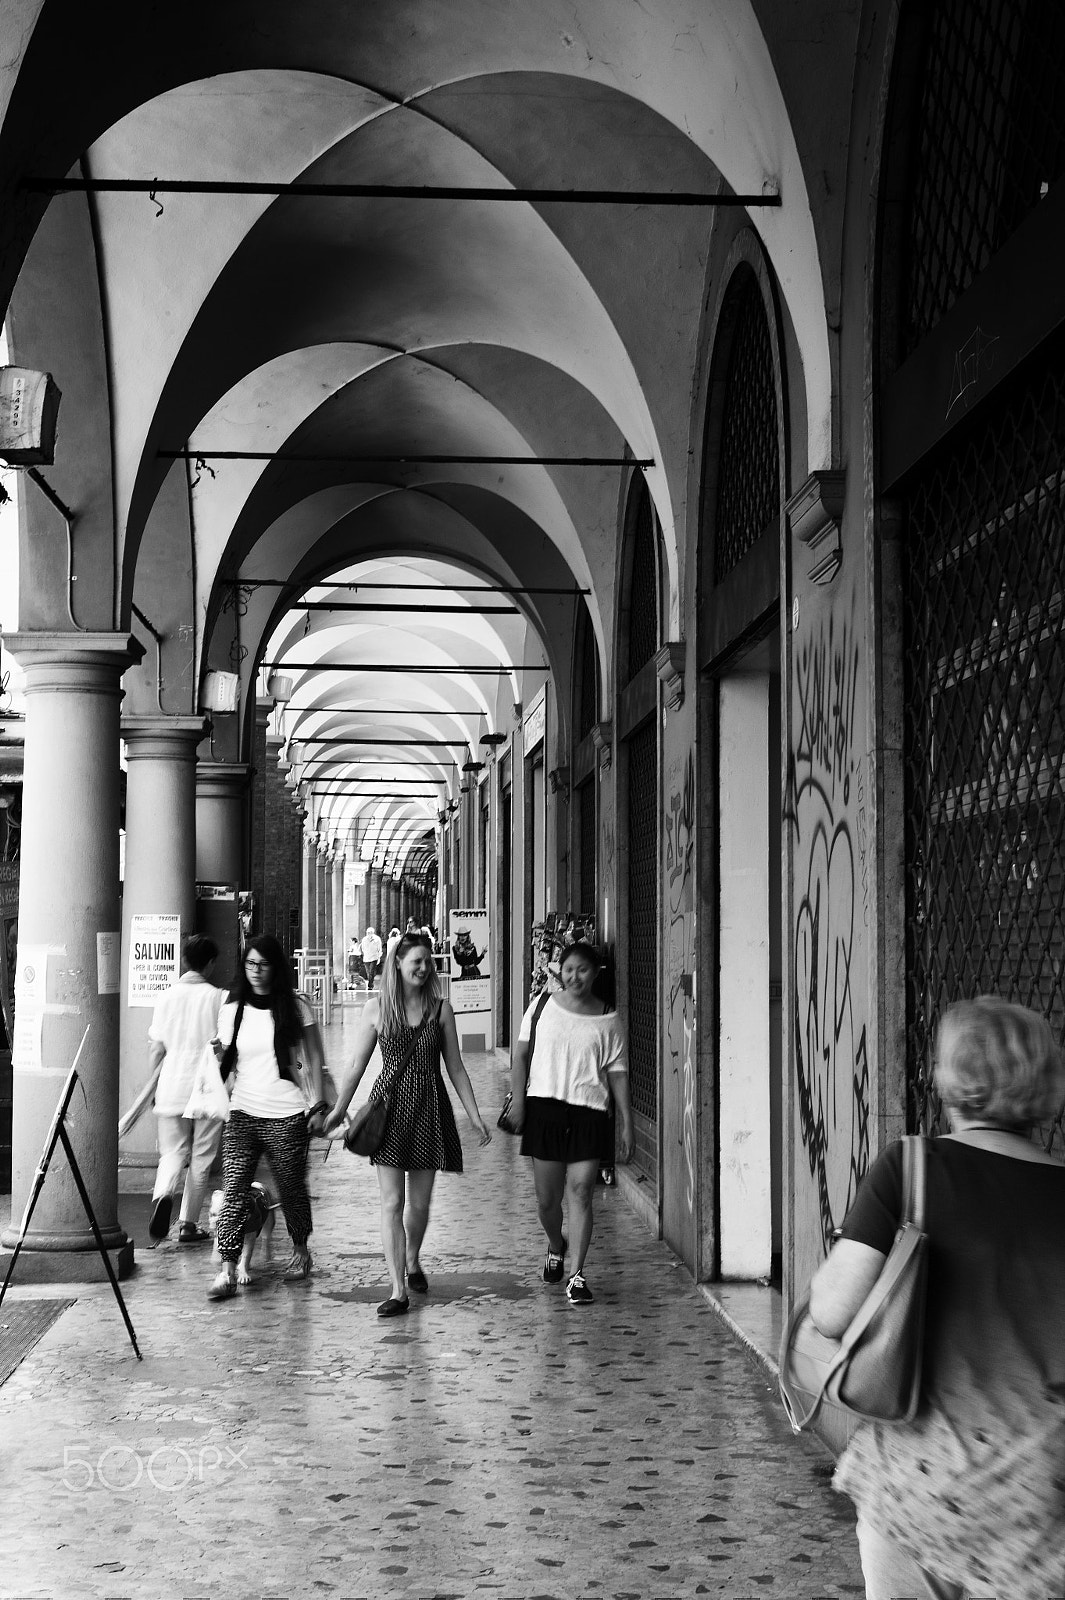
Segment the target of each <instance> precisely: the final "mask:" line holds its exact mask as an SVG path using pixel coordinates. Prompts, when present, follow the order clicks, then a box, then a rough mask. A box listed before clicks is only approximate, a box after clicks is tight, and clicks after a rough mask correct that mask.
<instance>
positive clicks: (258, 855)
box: [247, 696, 274, 933]
mask: <svg viewBox="0 0 1065 1600" xmlns="http://www.w3.org/2000/svg"><path fill="white" fill-rule="evenodd" d="M273 709H274V702H273V700H272V699H271V698H270V697H269V696H266V697H263V696H259V697H258V698H257V699H256V701H255V738H254V743H253V745H252V758H251V759H252V770H251V786H250V788H251V807H250V814H249V817H248V832H249V836H250V837H249V845H250V855H251V876H250V879H249V881H248V884H247V887H248V888H250V889H251V892H252V897H253V916H252V931H253V932H254V933H273V931H274V930H273V928H272V927H270V926H269V924H268V923H267V921H266V915H265V911H266V893H267V871H268V868H267V822H266V816H267V806H268V801H267V790H268V786H269V782H270V772H269V770H268V760H267V751H268V748H269V742H268V739H267V734H266V725H267V723H268V722H269V720H270V714H271V712H272V711H273Z"/></svg>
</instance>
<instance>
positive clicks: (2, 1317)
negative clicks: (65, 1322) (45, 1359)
mask: <svg viewBox="0 0 1065 1600" xmlns="http://www.w3.org/2000/svg"><path fill="white" fill-rule="evenodd" d="M73 1304H74V1302H73V1300H7V1301H5V1302H4V1304H3V1305H2V1306H0V1384H3V1383H6V1382H7V1380H8V1378H10V1376H11V1374H12V1373H13V1372H14V1370H15V1368H16V1367H17V1366H18V1365H19V1363H20V1362H21V1361H24V1360H25V1359H26V1357H27V1356H28V1355H29V1353H30V1351H31V1350H32V1349H33V1347H34V1345H35V1344H36V1343H37V1341H38V1339H41V1338H43V1336H44V1335H45V1334H46V1333H47V1332H48V1329H49V1328H50V1327H51V1326H52V1323H53V1322H58V1320H59V1318H60V1317H61V1316H62V1315H63V1312H64V1311H65V1310H66V1309H67V1307H68V1306H72V1305H73Z"/></svg>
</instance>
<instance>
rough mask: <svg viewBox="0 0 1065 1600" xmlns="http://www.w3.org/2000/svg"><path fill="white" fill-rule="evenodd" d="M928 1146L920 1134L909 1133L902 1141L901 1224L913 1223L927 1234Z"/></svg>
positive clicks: (921, 1231)
mask: <svg viewBox="0 0 1065 1600" xmlns="http://www.w3.org/2000/svg"><path fill="white" fill-rule="evenodd" d="M926 1154H927V1150H926V1145H925V1141H924V1138H923V1137H922V1135H921V1134H919V1133H908V1134H907V1135H906V1137H905V1138H904V1139H903V1141H902V1216H901V1218H900V1219H899V1220H900V1224H902V1223H907V1222H912V1223H913V1225H914V1227H915V1228H917V1229H918V1231H919V1232H920V1233H924V1232H925V1209H926V1203H927V1202H926V1198H925V1196H926V1188H927V1184H926V1176H927V1170H926Z"/></svg>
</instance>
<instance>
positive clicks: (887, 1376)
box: [780, 1135, 928, 1433]
mask: <svg viewBox="0 0 1065 1600" xmlns="http://www.w3.org/2000/svg"><path fill="white" fill-rule="evenodd" d="M925 1155H926V1147H925V1141H924V1139H923V1138H921V1137H920V1136H914V1135H910V1136H908V1137H907V1138H905V1139H904V1140H903V1142H902V1192H903V1211H902V1218H901V1221H900V1223H899V1230H898V1232H897V1233H896V1235H895V1242H894V1244H893V1245H892V1247H891V1250H890V1252H889V1253H888V1256H887V1259H886V1260H885V1262H884V1265H883V1268H882V1270H881V1273H880V1276H879V1277H878V1278H877V1280H876V1282H875V1283H874V1285H873V1287H872V1288H871V1289H870V1291H869V1293H868V1295H867V1296H866V1298H865V1300H864V1302H863V1303H862V1305H861V1306H860V1307H859V1309H858V1311H857V1312H856V1313H855V1315H854V1318H853V1320H852V1321H851V1324H850V1326H849V1327H848V1328H847V1329H846V1331H845V1332H844V1334H843V1336H842V1338H840V1339H829V1338H826V1337H825V1335H824V1334H823V1333H820V1332H819V1331H818V1329H817V1328H816V1327H815V1326H814V1324H813V1322H812V1320H811V1318H810V1296H809V1292H807V1294H806V1295H805V1296H804V1297H803V1299H802V1300H800V1302H799V1303H798V1305H797V1306H796V1307H795V1309H794V1311H793V1312H792V1314H791V1316H790V1318H789V1319H788V1325H787V1328H786V1329H785V1331H784V1338H783V1340H782V1342H781V1346H780V1398H781V1400H782V1401H783V1403H784V1410H785V1411H786V1412H787V1415H788V1421H789V1422H790V1423H791V1426H792V1430H793V1431H794V1432H795V1433H799V1432H801V1431H802V1429H803V1428H808V1427H809V1426H810V1425H811V1423H813V1422H814V1421H815V1419H816V1418H817V1415H818V1413H819V1412H820V1410H821V1407H822V1406H823V1405H831V1406H836V1407H838V1408H839V1409H841V1410H843V1411H845V1412H847V1413H849V1415H851V1416H852V1417H860V1418H862V1419H863V1420H865V1421H875V1422H911V1421H912V1420H913V1418H914V1416H915V1415H916V1413H917V1408H918V1405H919V1404H920V1398H921V1362H922V1354H923V1346H924V1315H925V1294H926V1288H927V1282H928V1236H927V1234H926V1232H925Z"/></svg>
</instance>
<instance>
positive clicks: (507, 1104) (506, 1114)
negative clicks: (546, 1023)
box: [496, 989, 551, 1137]
mask: <svg viewBox="0 0 1065 1600" xmlns="http://www.w3.org/2000/svg"><path fill="white" fill-rule="evenodd" d="M550 998H551V997H550V994H549V993H548V991H547V990H546V989H545V990H544V992H543V994H542V995H541V996H540V1000H539V1004H538V1005H537V1007H536V1010H535V1011H534V1012H533V1018H532V1024H531V1026H530V1028H529V1059H528V1061H527V1062H526V1063H525V1066H526V1074H528V1072H529V1071H531V1069H532V1056H533V1046H534V1045H535V1043H536V1024H537V1023H538V1022H539V1020H540V1013H541V1012H542V1011H543V1009H544V1007H545V1006H546V1004H547V1002H548V1000H549V999H550ZM528 1081H529V1079H528V1076H527V1075H526V1079H525V1082H526V1084H527V1083H528ZM513 1103H514V1096H513V1095H512V1094H511V1092H510V1090H509V1089H508V1090H507V1094H506V1098H505V1100H504V1101H503V1106H502V1109H501V1111H500V1113H499V1116H498V1117H497V1118H496V1127H497V1128H502V1130H503V1132H504V1133H512V1134H514V1135H515V1137H516V1136H517V1134H518V1129H517V1128H513V1127H511V1124H510V1108H511V1106H512V1105H513Z"/></svg>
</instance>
